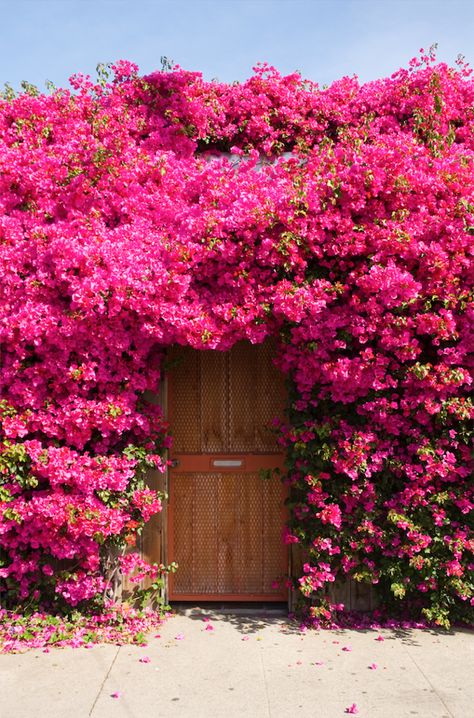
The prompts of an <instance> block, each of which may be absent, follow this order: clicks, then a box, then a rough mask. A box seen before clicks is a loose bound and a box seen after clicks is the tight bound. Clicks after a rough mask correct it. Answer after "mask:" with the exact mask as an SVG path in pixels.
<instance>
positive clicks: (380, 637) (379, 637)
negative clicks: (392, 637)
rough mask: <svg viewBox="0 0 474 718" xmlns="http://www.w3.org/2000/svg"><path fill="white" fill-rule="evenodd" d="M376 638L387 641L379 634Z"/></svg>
mask: <svg viewBox="0 0 474 718" xmlns="http://www.w3.org/2000/svg"><path fill="white" fill-rule="evenodd" d="M375 640H376V641H385V638H384V637H383V636H381V635H380V634H379V635H378V636H377V638H376V639H375Z"/></svg>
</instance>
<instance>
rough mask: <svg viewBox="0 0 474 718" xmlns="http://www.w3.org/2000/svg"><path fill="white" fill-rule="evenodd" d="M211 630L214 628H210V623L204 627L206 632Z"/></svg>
mask: <svg viewBox="0 0 474 718" xmlns="http://www.w3.org/2000/svg"><path fill="white" fill-rule="evenodd" d="M213 630H214V626H212V625H211V624H210V623H208V624H207V626H206V631H213Z"/></svg>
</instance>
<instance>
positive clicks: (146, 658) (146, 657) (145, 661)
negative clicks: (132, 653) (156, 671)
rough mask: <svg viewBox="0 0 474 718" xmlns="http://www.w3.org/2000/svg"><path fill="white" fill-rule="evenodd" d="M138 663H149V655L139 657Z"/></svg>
mask: <svg viewBox="0 0 474 718" xmlns="http://www.w3.org/2000/svg"><path fill="white" fill-rule="evenodd" d="M139 661H140V663H150V661H151V658H150V657H149V656H143V657H142V658H140V659H139Z"/></svg>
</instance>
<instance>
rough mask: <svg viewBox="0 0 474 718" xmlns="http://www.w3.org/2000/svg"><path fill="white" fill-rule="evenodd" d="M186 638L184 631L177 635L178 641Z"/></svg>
mask: <svg viewBox="0 0 474 718" xmlns="http://www.w3.org/2000/svg"><path fill="white" fill-rule="evenodd" d="M183 638H184V633H177V634H176V636H175V640H176V641H182V640H183Z"/></svg>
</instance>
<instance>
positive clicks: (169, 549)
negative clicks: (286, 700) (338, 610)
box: [159, 349, 293, 609]
mask: <svg viewBox="0 0 474 718" xmlns="http://www.w3.org/2000/svg"><path fill="white" fill-rule="evenodd" d="M194 351H200V350H199V349H194ZM216 351H217V350H216ZM169 384H170V382H169V380H168V374H167V373H166V372H164V374H163V377H162V379H161V382H160V391H159V403H160V404H161V407H162V410H163V416H164V418H165V420H166V421H167V422H168V423H169V426H170V429H171V431H172V429H173V426H172V417H170V411H169V409H170V406H169V399H168V396H169ZM166 457H167V459H168V460H169V461H171V460H172V451H171V452H170V450H169V449H168V450H167V452H166ZM180 457H181V460H182V461H183V460H185V463H184V465H183V464H181V465H180V471H182V472H183V473H184V472H185V471H186V470H187V472H191V471H193V472H196V471H199V469H200V468H202V470H204V471H210V470H212V469H214V471H215V472H216V473H217V472H218V473H223V474H225V473H229V472H231V471H232V470H233V469H232V468H226V467H222V466H220V467H218V468H217V467H212V461H213V460H216V459H218V460H219V461H228V460H235V459H237V458H239V459H240V458H241V456H240V455H239V457H237V455H236V454H235V453H234V454H199V455H196V454H194V455H193V454H187V455H180ZM184 457H186V459H184ZM188 457H189V458H188ZM245 459H247V461H248V463H246V464H245V469H246V472H247V473H251V472H252V471H254V472H255V469H253V468H249V466H250V464H254V462H255V460H258V461H259V466H258V469H274V468H277V469H279V470H280V471H281V472H282V473H284V471H285V466H284V452H282V453H281V454H273V455H270V454H262V455H259V454H246V455H245ZM188 461H189V463H188ZM190 462H193V468H192V469H191V466H190ZM170 469H171V470H170ZM258 469H257V470H258ZM172 470H173V469H172V468H171V467H170V465H169V464H168V465H167V468H166V472H165V475H164V486H165V491H166V494H167V499H166V501H164V502H163V509H162V512H161V520H162V530H161V557H162V563H164V564H165V565H168V563H169V561H170V560H171V557H172V555H173V548H174V532H173V509H174V507H173V504H172V501H171V495H170V493H171V491H172V478H173V477H172V475H171V474H172ZM286 494H287V495H288V492H286ZM288 515H289V511H288V507H287V506H286V504H285V502H284V501H283V502H282V504H281V520H282V524H281V525H282V529H283V527H284V526H285V525H286V523H287V521H288ZM281 547H282V561H281V565H282V571H283V572H284V575H286V576H291V568H292V564H293V559H292V550H291V548H292V547H288V546H286V545H285V544H284V543H283V540H282V546H281ZM178 570H179V569H178ZM172 582H173V576H172V574H169V575H168V576H167V577H166V581H165V596H164V597H165V602H166V603H169V602H170V601H173V600H179V601H181V600H182V601H199V602H206V601H210V602H215V601H219V602H220V601H222V602H224V603H225V602H227V601H228V602H232V601H233V602H247V601H248V602H253V601H255V602H270V601H272V602H280V603H282V602H285V603H286V604H287V605H288V607H289V608H290V609H291V605H292V603H293V601H292V591H291V589H290V587H286V590H285V591H283V590H282V591H281V593H280V595H279V596H278V598H275V594H258V595H257V594H218V595H212V594H210V595H209V597H207V595H206V596H203V595H202V594H179V599H173V598H172V597H171V596H172ZM283 595H284V597H283Z"/></svg>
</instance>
